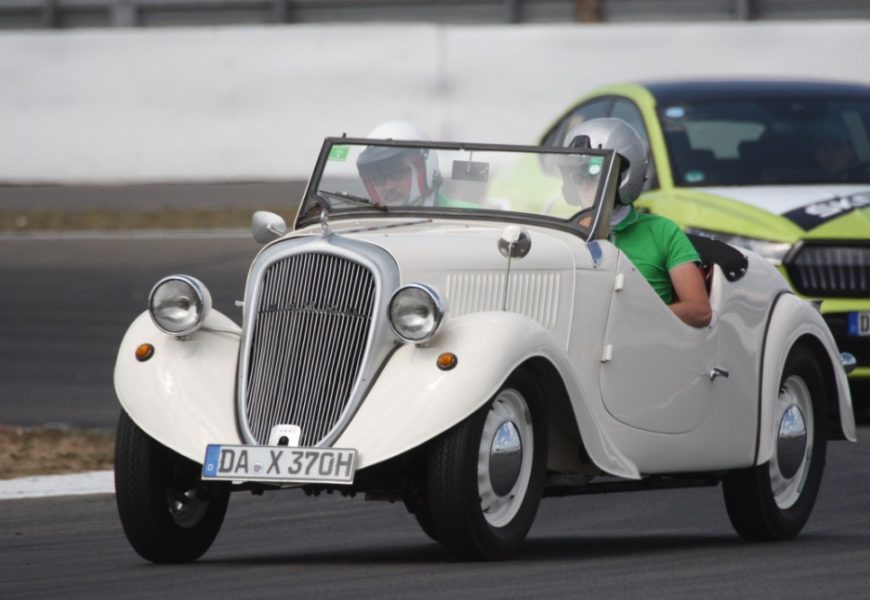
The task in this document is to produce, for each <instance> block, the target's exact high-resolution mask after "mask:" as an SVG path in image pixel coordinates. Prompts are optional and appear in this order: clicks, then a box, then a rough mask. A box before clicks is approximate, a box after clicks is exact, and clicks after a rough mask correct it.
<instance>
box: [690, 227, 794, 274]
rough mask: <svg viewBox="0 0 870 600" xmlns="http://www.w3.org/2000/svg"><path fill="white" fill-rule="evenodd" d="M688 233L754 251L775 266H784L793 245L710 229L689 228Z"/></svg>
mask: <svg viewBox="0 0 870 600" xmlns="http://www.w3.org/2000/svg"><path fill="white" fill-rule="evenodd" d="M686 233H693V234H695V235H700V236H703V237H708V238H710V239H714V240H719V241H720V242H726V243H728V244H732V245H734V246H740V247H741V248H746V249H747V250H752V251H753V252H755V253H756V254H758V255H759V256H761V257H762V258H766V259H767V260H769V261H770V262H771V263H773V264H775V265H779V264H782V259H783V257H784V256H785V255H786V253H787V252H788V251H789V250H791V244H789V243H788V242H774V241H771V240H762V239H758V238H751V237H746V236H742V235H736V234H733V233H724V232H721V231H711V230H709V229H698V228H695V227H687V228H686Z"/></svg>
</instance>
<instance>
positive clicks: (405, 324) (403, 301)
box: [390, 283, 444, 344]
mask: <svg viewBox="0 0 870 600" xmlns="http://www.w3.org/2000/svg"><path fill="white" fill-rule="evenodd" d="M443 317H444V302H443V301H442V300H441V297H440V296H439V295H438V292H436V291H435V290H433V289H432V288H430V287H429V286H427V285H423V284H422V283H412V284H410V285H406V286H404V287H400V288H399V289H398V290H396V293H395V294H393V297H392V298H391V299H390V325H391V326H392V328H393V331H394V332H395V333H396V335H397V336H399V337H400V338H402V339H403V340H405V341H406V342H413V343H415V344H420V343H422V342H425V341H427V340H429V339H430V338H431V337H432V336H433V335H435V332H436V331H438V326H439V325H441V319H442V318H443Z"/></svg>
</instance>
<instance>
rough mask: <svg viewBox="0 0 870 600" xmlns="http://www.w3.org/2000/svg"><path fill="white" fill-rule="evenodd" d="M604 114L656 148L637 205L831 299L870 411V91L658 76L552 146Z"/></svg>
mask: <svg viewBox="0 0 870 600" xmlns="http://www.w3.org/2000/svg"><path fill="white" fill-rule="evenodd" d="M598 117H618V118H621V119H624V120H625V121H627V122H628V123H630V124H631V125H633V126H634V127H635V128H636V129H637V130H638V131H639V132H640V134H641V135H642V136H643V137H644V139H645V140H646V141H647V144H648V147H649V150H650V157H651V161H650V171H649V173H648V180H647V182H646V187H645V190H646V191H645V192H644V194H643V195H642V196H641V198H640V199H639V200H638V203H637V206H638V207H639V208H640V209H642V210H648V211H650V212H654V213H658V214H661V215H664V216H666V217H669V218H671V219H673V220H674V221H676V222H677V223H679V224H680V225H681V226H682V227H683V228H684V229H685V230H686V231H687V232H690V233H696V234H700V235H705V236H709V237H713V238H717V239H720V240H723V241H726V242H729V243H731V244H733V245H736V246H742V247H745V248H748V249H751V250H752V251H754V252H756V253H757V254H759V255H761V256H763V257H765V258H767V259H768V260H769V261H770V262H772V263H774V264H775V265H777V266H778V268H779V269H780V270H781V271H782V273H783V275H784V276H785V277H786V278H787V279H788V280H789V282H790V283H791V285H792V286H793V287H794V289H795V290H796V291H797V292H798V293H799V294H801V295H802V296H804V297H805V298H808V299H818V300H820V301H821V312H822V314H823V316H824V318H825V321H826V322H827V323H828V326H829V327H830V329H831V331H832V333H833V334H834V337H835V339H836V341H837V344H838V346H839V349H840V351H841V352H849V353H851V354H853V355H854V356H855V358H856V360H857V368H856V369H855V370H854V371H853V372H852V374H851V382H852V384H853V385H852V388H853V402H854V403H855V405H856V408H858V407H862V405H863V410H866V408H867V405H868V404H870V397H868V394H867V389H868V384H870V87H868V86H861V85H851V84H842V83H830V82H809V81H763V80H758V81H751V80H749V81H747V80H720V81H709V80H706V81H657V82H646V83H628V84H621V85H612V86H608V87H604V88H599V89H596V90H594V91H592V92H591V93H589V94H587V95H586V96H585V97H583V98H582V99H581V100H580V101H579V102H578V103H577V104H575V105H574V106H573V107H572V108H571V109H570V110H568V111H567V112H566V113H564V114H563V115H562V116H561V117H559V119H558V120H557V121H556V122H555V124H553V125H552V127H551V128H550V129H549V130H548V131H547V133H546V134H545V135H544V136H543V138H542V139H541V142H540V143H541V145H545V146H559V145H562V143H563V141H564V137H565V134H566V132H568V131H569V130H570V129H571V128H572V127H574V126H576V125H578V124H579V123H581V122H583V121H585V120H589V119H594V118H598Z"/></svg>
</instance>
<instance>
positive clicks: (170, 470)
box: [115, 411, 230, 563]
mask: <svg viewBox="0 0 870 600" xmlns="http://www.w3.org/2000/svg"><path fill="white" fill-rule="evenodd" d="M200 469H201V467H200V465H198V464H197V463H195V462H193V461H191V460H188V459H187V458H185V457H183V456H181V455H179V454H177V453H176V452H173V451H172V450H170V449H169V448H167V447H165V446H163V445H161V444H160V443H158V442H157V441H156V440H154V439H152V438H151V437H149V436H148V435H147V434H146V433H145V432H144V431H142V430H141V429H140V428H139V427H138V426H137V425H136V423H134V422H133V420H132V419H130V417H129V416H128V415H127V413H125V412H123V411H122V412H121V418H120V420H119V421H118V433H117V438H116V440H115V501H116V503H117V506H118V515H119V516H120V517H121V524H122V526H123V527H124V533H125V534H126V536H127V539H128V540H129V542H130V545H131V546H133V549H134V550H135V551H136V552H137V553H138V554H139V555H140V556H141V557H142V558H144V559H146V560H150V561H152V562H156V563H183V562H190V561H193V560H196V559H197V558H199V557H200V556H202V555H203V554H204V553H205V551H206V550H208V549H209V547H210V546H211V544H212V542H213V541H214V539H215V537H216V536H217V534H218V531H220V527H221V524H222V523H223V520H224V514H225V513H226V510H227V503H228V502H229V497H230V487H229V485H228V484H224V483H211V482H209V483H203V482H202V481H200Z"/></svg>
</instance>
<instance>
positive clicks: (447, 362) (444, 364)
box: [435, 352, 459, 371]
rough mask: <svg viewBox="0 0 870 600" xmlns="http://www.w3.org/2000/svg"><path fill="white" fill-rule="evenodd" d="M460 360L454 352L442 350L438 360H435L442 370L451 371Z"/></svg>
mask: <svg viewBox="0 0 870 600" xmlns="http://www.w3.org/2000/svg"><path fill="white" fill-rule="evenodd" d="M458 361H459V359H458V358H456V355H455V354H453V353H452V352H442V353H441V354H439V355H438V360H437V361H435V362H436V364H437V365H438V368H439V369H441V370H442V371H449V370H450V369H452V368H453V367H455V366H456V363H457V362H458Z"/></svg>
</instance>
